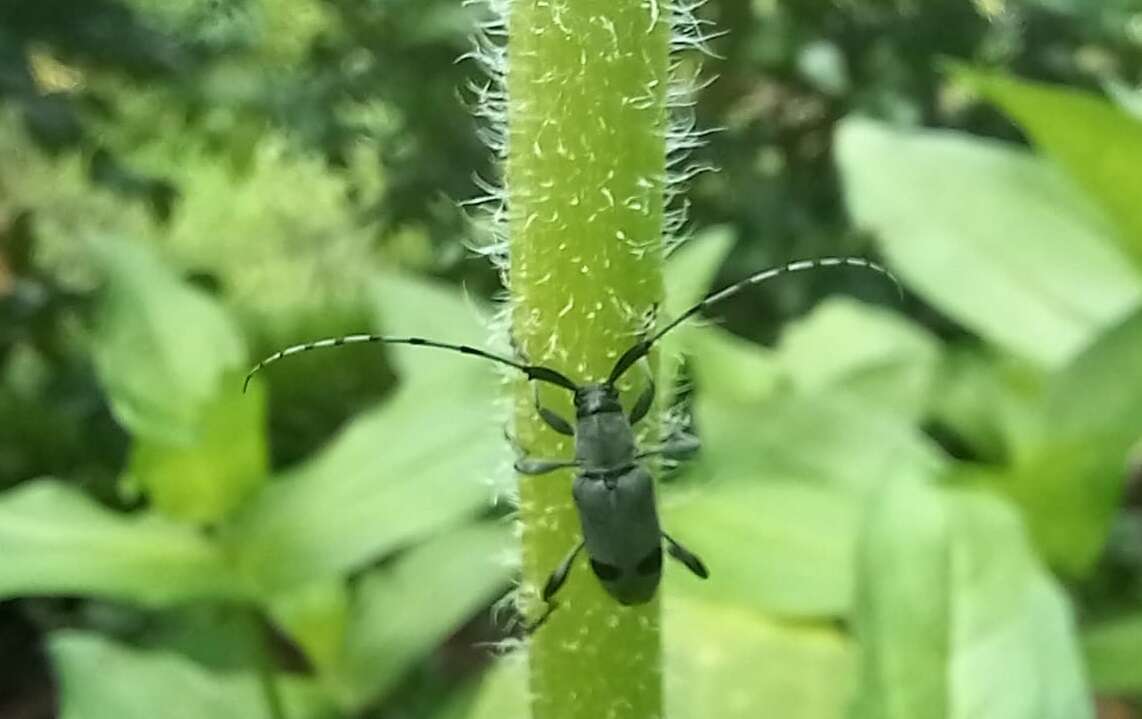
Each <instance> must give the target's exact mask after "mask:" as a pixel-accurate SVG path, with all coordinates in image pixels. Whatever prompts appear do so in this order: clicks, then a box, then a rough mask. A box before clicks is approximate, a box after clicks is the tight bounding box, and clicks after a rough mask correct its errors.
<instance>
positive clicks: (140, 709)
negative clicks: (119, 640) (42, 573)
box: [49, 632, 336, 719]
mask: <svg viewBox="0 0 1142 719" xmlns="http://www.w3.org/2000/svg"><path fill="white" fill-rule="evenodd" d="M49 652H50V654H51V657H52V663H53V664H54V665H55V668H56V672H57V674H58V677H59V682H60V689H61V693H60V717H61V719H151V718H152V717H155V716H162V717H164V719H165V718H169V719H204V718H205V717H210V719H272V716H271V714H270V711H269V708H268V706H267V703H266V699H265V696H264V694H263V690H262V688H261V687H260V686H259V685H258V681H257V679H255V677H254V676H253V672H245V673H227V674H223V673H218V672H214V671H210V670H208V669H206V668H204V667H202V666H200V665H197V664H195V663H193V662H191V661H190V660H188V659H186V658H185V657H182V656H179V655H177V654H171V653H166V652H156V651H142V650H138V649H132V648H130V647H126V646H123V645H119V644H115V643H113V642H111V641H109V640H107V639H105V638H103V637H100V636H99V635H96V634H87V633H83V632H58V633H56V634H54V635H53V636H52V638H51V640H50V642H49ZM279 681H280V682H281V688H282V694H283V698H284V703H285V710H286V711H287V712H288V716H289V717H290V719H323V718H325V717H329V718H330V719H332V717H334V716H336V714H335V713H334V712H333V711H332V708H331V706H330V704H329V702H328V701H327V700H326V699H325V698H324V697H322V695H321V693H320V691H319V690H318V689H317V688H316V687H315V686H314V685H313V683H312V682H310V681H307V680H303V679H297V678H289V679H285V678H284V677H283V678H281V679H280V680H279Z"/></svg>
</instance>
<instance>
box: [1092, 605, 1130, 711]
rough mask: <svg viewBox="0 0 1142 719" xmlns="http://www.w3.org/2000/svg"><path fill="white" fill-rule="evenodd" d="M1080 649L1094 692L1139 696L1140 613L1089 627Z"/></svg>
mask: <svg viewBox="0 0 1142 719" xmlns="http://www.w3.org/2000/svg"><path fill="white" fill-rule="evenodd" d="M1083 649H1084V650H1085V654H1086V663H1087V667H1088V668H1089V670H1090V680H1091V684H1093V685H1094V688H1095V690H1096V691H1098V692H1100V693H1106V694H1135V695H1142V614H1137V615H1134V616H1131V617H1126V618H1124V619H1118V620H1115V621H1111V622H1105V623H1103V624H1097V625H1095V626H1093V627H1091V628H1090V629H1088V630H1086V631H1085V632H1084V633H1083Z"/></svg>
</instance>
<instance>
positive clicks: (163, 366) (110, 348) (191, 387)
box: [92, 240, 246, 444]
mask: <svg viewBox="0 0 1142 719" xmlns="http://www.w3.org/2000/svg"><path fill="white" fill-rule="evenodd" d="M94 247H95V256H96V257H97V258H98V260H99V262H100V264H101V266H102V267H103V269H104V272H105V273H106V277H107V284H106V288H105V291H104V295H103V301H102V303H101V306H100V314H99V322H98V326H97V331H96V333H95V336H94V338H93V339H94V344H93V347H92V351H93V354H94V357H95V364H96V368H97V369H98V371H99V377H100V380H101V381H102V382H103V384H104V386H105V387H106V388H107V393H108V396H109V398H110V401H111V406H112V409H113V410H114V412H115V416H116V418H117V419H118V420H119V421H120V422H121V423H122V424H123V425H124V426H125V427H127V428H128V429H129V430H130V431H131V432H132V434H135V435H137V436H141V437H148V438H153V439H155V440H158V441H162V442H166V443H170V444H178V443H184V444H189V443H192V442H194V441H195V440H196V439H197V437H198V434H199V432H200V431H201V430H202V418H203V414H204V412H205V406H206V404H207V403H208V402H210V401H211V400H212V399H213V398H214V397H215V395H216V394H217V393H218V392H219V391H220V390H221V389H222V387H221V385H222V382H223V378H224V377H225V376H226V375H227V373H228V372H231V371H242V370H244V369H245V367H244V365H245V363H246V354H245V349H244V347H243V346H242V341H241V338H240V336H239V334H238V331H237V328H236V327H235V326H234V325H233V323H232V322H231V321H230V319H229V318H228V317H227V316H226V314H225V313H224V312H223V311H222V309H221V308H220V307H219V306H218V305H216V304H215V303H214V302H213V300H211V299H210V298H209V297H207V296H206V295H205V294H203V293H202V292H200V291H199V290H197V289H193V288H191V287H190V286H188V285H186V284H184V283H183V282H181V281H180V280H179V279H178V278H177V277H175V276H174V274H173V273H172V272H171V271H170V270H169V269H168V268H166V267H165V266H164V265H163V264H162V263H161V262H159V260H158V258H156V257H155V256H154V255H153V254H152V253H151V252H150V251H148V250H146V249H144V248H143V247H142V246H140V245H136V244H132V243H129V242H114V241H109V240H107V241H101V242H99V243H97V244H96V245H94ZM235 389H236V386H235V385H232V384H231V385H227V387H226V390H227V391H231V392H233V391H234V390H235Z"/></svg>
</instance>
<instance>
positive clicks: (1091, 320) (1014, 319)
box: [837, 118, 1142, 367]
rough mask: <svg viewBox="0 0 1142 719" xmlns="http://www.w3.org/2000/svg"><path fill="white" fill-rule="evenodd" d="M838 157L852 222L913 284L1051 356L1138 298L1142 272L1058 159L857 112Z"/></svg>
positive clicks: (845, 128)
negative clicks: (895, 125) (904, 127)
mask: <svg viewBox="0 0 1142 719" xmlns="http://www.w3.org/2000/svg"><path fill="white" fill-rule="evenodd" d="M837 152H838V163H839V165H840V169H841V172H842V175H843V177H844V181H845V195H846V199H847V204H848V207H849V211H850V213H851V214H852V216H853V220H854V222H855V223H856V224H857V225H859V226H861V227H863V228H865V229H868V230H870V231H872V232H874V233H875V235H876V237H877V238H878V240H879V242H880V244H881V247H882V248H883V249H884V252H885V254H886V255H887V258H888V264H889V266H890V267H892V268H893V270H895V271H897V272H898V273H899V274H900V275H901V276H902V277H903V279H904V281H905V282H906V283H907V285H908V286H909V288H910V289H911V290H913V291H915V292H917V293H918V294H920V295H921V296H923V297H924V299H926V300H927V301H928V302H930V303H932V304H933V305H935V306H936V307H937V308H939V309H940V310H942V311H943V312H945V313H946V314H948V315H949V316H950V317H952V318H953V319H955V320H957V321H958V322H960V323H962V324H963V325H965V326H966V327H967V328H969V329H971V330H973V331H975V332H977V333H979V334H980V335H982V336H983V337H985V338H986V339H988V340H990V341H992V342H994V343H996V344H998V345H999V346H1000V347H1003V348H1005V349H1007V350H1009V351H1011V352H1014V353H1016V354H1018V355H1021V356H1024V357H1026V358H1028V359H1030V360H1033V361H1035V362H1037V363H1040V364H1042V365H1043V366H1046V367H1058V366H1061V365H1063V364H1065V363H1066V361H1067V360H1069V359H1070V358H1071V357H1073V356H1074V355H1075V354H1076V353H1077V352H1078V351H1080V350H1081V349H1082V347H1083V346H1084V345H1085V344H1086V343H1087V342H1089V341H1090V340H1091V339H1092V338H1093V337H1094V335H1096V334H1097V333H1098V332H1099V331H1100V330H1101V329H1102V328H1104V327H1106V326H1108V325H1109V324H1111V323H1112V322H1114V321H1115V320H1117V319H1119V318H1120V317H1121V316H1122V315H1123V314H1124V313H1126V312H1128V311H1129V310H1130V309H1131V308H1133V307H1134V306H1135V305H1136V304H1137V303H1138V301H1139V298H1140V296H1142V278H1140V276H1139V274H1138V273H1137V272H1136V271H1135V270H1133V269H1132V268H1131V267H1130V265H1129V264H1128V263H1127V262H1126V260H1125V258H1124V257H1123V256H1122V255H1121V253H1120V252H1119V250H1118V249H1117V247H1116V246H1115V245H1114V240H1113V239H1112V231H1111V229H1110V227H1109V225H1108V223H1107V222H1106V221H1105V220H1104V219H1103V218H1102V217H1101V215H1099V214H1098V213H1097V212H1096V211H1095V209H1094V208H1093V207H1092V206H1089V204H1088V203H1087V202H1086V201H1084V198H1083V197H1082V196H1081V194H1080V193H1079V192H1078V191H1077V188H1076V187H1075V186H1073V185H1072V184H1070V182H1068V180H1067V178H1066V177H1065V176H1064V175H1063V174H1062V173H1061V172H1060V171H1058V170H1057V169H1056V168H1055V167H1053V166H1052V165H1050V164H1048V163H1046V162H1044V161H1042V160H1039V159H1037V158H1035V157H1033V156H1032V155H1030V154H1028V153H1026V152H1023V151H1020V150H1017V149H1014V148H1013V147H1011V146H1007V145H1003V144H1000V143H996V142H992V141H986V140H980V139H976V138H972V137H970V136H967V135H963V134H957V133H952V132H945V131H911V132H906V131H898V130H893V129H890V128H888V127H886V126H884V125H879V124H876V123H873V122H871V121H868V120H862V119H859V118H850V119H847V120H845V121H844V122H843V123H841V125H840V128H839V129H838V132H837Z"/></svg>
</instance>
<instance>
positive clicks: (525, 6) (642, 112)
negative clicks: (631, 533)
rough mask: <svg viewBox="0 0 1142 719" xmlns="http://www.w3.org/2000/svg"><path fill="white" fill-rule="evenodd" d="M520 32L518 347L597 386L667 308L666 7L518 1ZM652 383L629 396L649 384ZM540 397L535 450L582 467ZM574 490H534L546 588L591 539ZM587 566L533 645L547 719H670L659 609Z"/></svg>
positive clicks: (512, 149)
mask: <svg viewBox="0 0 1142 719" xmlns="http://www.w3.org/2000/svg"><path fill="white" fill-rule="evenodd" d="M508 29H509V36H508V57H509V63H508V68H507V90H508V100H509V102H508V157H507V167H506V180H507V207H508V231H509V236H510V277H511V292H512V299H513V302H514V306H513V317H512V320H513V322H512V324H513V334H514V337H515V340H516V342H517V345H518V347H519V348H520V349H521V350H522V351H523V352H524V353H526V355H527V356H528V357H529V359H531V360H532V361H535V362H541V363H544V364H547V365H549V366H552V367H554V368H556V369H558V370H559V371H561V372H563V373H564V374H566V375H567V376H569V377H571V378H572V379H574V380H575V381H577V382H580V383H583V382H587V381H598V380H600V379H603V378H605V377H606V375H607V373H608V371H609V370H610V368H611V366H612V365H613V364H614V361H615V359H616V358H617V356H618V355H619V354H620V353H621V352H622V351H623V350H624V349H626V348H627V347H628V346H629V345H630V344H631V343H632V341H633V338H634V336H635V333H636V331H637V330H638V329H639V326H640V323H641V321H642V319H643V317H644V316H645V315H646V313H647V312H648V311H649V310H650V308H651V307H652V306H653V305H654V304H655V303H657V302H659V301H660V299H661V294H662V251H661V248H662V233H663V192H664V184H665V174H666V173H665V154H666V145H665V142H666V140H665V135H666V108H665V100H666V86H667V75H668V53H669V23H668V21H667V17H666V11H665V4H664V5H663V10H662V12H660V11H659V4H658V0H513V2H511V4H510V11H509V18H508ZM643 374H644V373H640V372H637V371H634V372H629V373H628V381H630V382H638V383H639V384H640V385H641V384H642V383H643V382H645V378H644V376H643ZM630 389H631V388H630V387H625V388H624V390H625V391H624V397H625V398H626V401H627V402H628V404H629V401H630V398H629V393H630ZM532 392H533V389H532V388H530V387H528V386H526V384H524V383H521V384H520V386H519V387H518V388H517V395H516V398H517V404H516V433H517V435H518V438H519V440H520V442H521V443H522V444H523V446H524V447H526V448H527V450H528V451H529V453H531V454H532V455H534V456H537V457H567V456H570V454H571V453H572V451H573V447H572V444H571V441H570V440H568V439H566V438H562V437H560V436H558V435H556V434H555V433H553V432H551V431H550V430H549V429H547V428H546V427H545V426H544V425H543V424H542V422H541V420H540V419H539V417H538V415H537V413H536V412H535V410H534V404H533V395H532ZM568 394H569V393H568V392H566V391H563V390H559V389H558V388H550V387H546V386H545V387H541V388H540V395H541V397H542V398H543V402H544V404H545V405H547V406H549V407H551V408H552V409H555V410H556V411H558V412H559V413H560V414H561V415H562V416H564V417H567V418H573V417H574V413H573V412H572V411H571V403H570V397H569V396H568ZM571 479H572V475H571V473H570V472H567V471H561V472H556V473H552V474H549V475H543V476H539V477H531V478H522V479H521V490H520V494H521V506H520V514H521V518H522V521H523V545H524V546H523V562H524V578H525V582H526V584H527V586H529V587H531V588H533V589H534V588H537V587H542V586H543V583H544V582H545V581H546V579H547V576H548V574H549V573H550V572H551V570H552V569H553V568H554V567H555V566H556V565H557V564H558V563H559V561H560V560H561V559H562V558H563V556H564V555H565V554H566V553H567V551H568V550H569V549H570V548H571V547H572V546H573V545H574V544H575V543H576V542H577V541H578V539H579V535H580V532H579V522H578V518H577V516H576V514H575V510H574V507H573V504H572V500H571ZM584 560H585V557H583V556H582V555H581V556H580V558H579V562H578V563H577V564H576V566H575V567H574V569H573V570H572V572H571V576H570V579H569V580H568V582H567V584H566V585H565V586H564V587H563V589H562V590H561V591H560V593H559V597H558V600H559V609H558V610H557V611H555V613H554V614H553V615H552V616H551V618H550V620H549V621H548V622H547V624H546V625H545V626H544V627H543V628H542V629H541V630H540V631H539V632H538V633H537V634H536V635H535V636H534V637H533V639H532V641H531V647H530V653H529V664H530V682H531V693H532V712H533V717H535V719H568V718H571V717H584V718H587V717H589V718H590V719H601V718H604V717H609V718H611V719H623V718H626V717H630V718H631V719H635V718H637V719H653V718H654V717H659V716H661V715H662V687H661V649H660V639H659V607H658V602H657V600H655V601H653V602H651V603H649V604H647V605H644V606H641V607H636V608H631V609H628V608H624V607H621V606H619V605H618V604H617V603H616V602H615V601H614V600H613V599H611V598H610V597H609V596H607V595H606V594H605V593H604V592H603V590H602V589H601V587H600V586H599V584H598V582H597V580H596V579H595V578H594V576H592V574H591V572H590V570H589V569H588V568H587V565H586V562H585V561H584Z"/></svg>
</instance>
